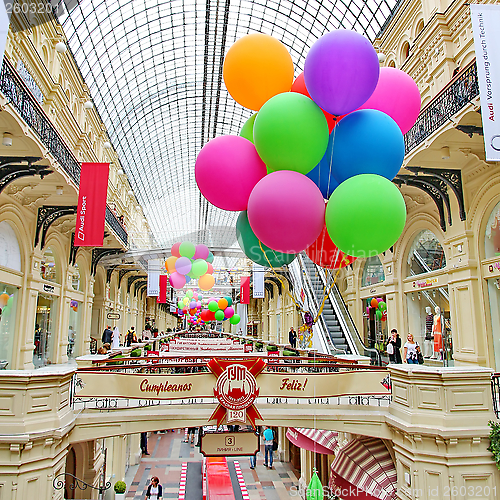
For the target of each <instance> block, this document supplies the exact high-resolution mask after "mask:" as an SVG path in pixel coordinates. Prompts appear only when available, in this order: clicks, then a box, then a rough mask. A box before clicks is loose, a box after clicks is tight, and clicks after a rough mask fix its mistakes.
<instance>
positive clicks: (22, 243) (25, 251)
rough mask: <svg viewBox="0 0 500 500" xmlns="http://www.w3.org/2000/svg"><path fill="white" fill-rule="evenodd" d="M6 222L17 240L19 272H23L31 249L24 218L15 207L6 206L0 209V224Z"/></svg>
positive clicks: (28, 231)
mask: <svg viewBox="0 0 500 500" xmlns="http://www.w3.org/2000/svg"><path fill="white" fill-rule="evenodd" d="M4 221H5V222H7V223H8V224H9V226H10V227H11V229H12V230H13V231H14V234H15V236H16V239H17V244H18V246H19V254H20V257H21V262H20V271H19V272H23V271H24V270H25V269H26V267H27V262H28V261H29V252H30V251H31V250H32V249H33V247H32V244H31V240H30V237H29V235H30V234H31V232H30V230H29V228H28V227H27V226H26V223H25V218H24V217H23V216H22V214H21V212H20V210H19V209H18V207H16V206H15V205H11V204H6V205H3V206H2V207H1V208H0V222H4Z"/></svg>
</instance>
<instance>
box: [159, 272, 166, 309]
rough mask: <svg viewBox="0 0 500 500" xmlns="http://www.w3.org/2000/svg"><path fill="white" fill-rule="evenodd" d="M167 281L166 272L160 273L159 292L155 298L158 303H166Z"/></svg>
mask: <svg viewBox="0 0 500 500" xmlns="http://www.w3.org/2000/svg"><path fill="white" fill-rule="evenodd" d="M167 283H168V276H167V275H166V274H160V292H159V294H158V299H157V302H158V303H159V304H166V303H167Z"/></svg>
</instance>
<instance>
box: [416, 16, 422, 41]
mask: <svg viewBox="0 0 500 500" xmlns="http://www.w3.org/2000/svg"><path fill="white" fill-rule="evenodd" d="M423 29H424V20H423V19H420V20H419V21H418V23H417V28H416V29H415V37H417V36H418V35H420V33H422V30H423Z"/></svg>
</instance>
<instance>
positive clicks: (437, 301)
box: [402, 229, 453, 366]
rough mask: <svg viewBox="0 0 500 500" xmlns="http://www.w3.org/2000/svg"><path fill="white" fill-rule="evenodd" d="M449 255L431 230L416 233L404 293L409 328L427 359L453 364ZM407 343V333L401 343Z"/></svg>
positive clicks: (407, 268) (410, 252)
mask: <svg viewBox="0 0 500 500" xmlns="http://www.w3.org/2000/svg"><path fill="white" fill-rule="evenodd" d="M445 267H446V257H445V254H444V250H443V247H442V246H441V244H440V242H439V240H438V239H437V237H436V236H435V235H434V233H433V232H432V231H429V230H427V229H426V230H423V231H421V232H420V233H418V234H417V236H416V237H415V239H414V241H413V244H412V246H411V248H410V251H409V253H408V258H407V262H406V276H407V277H406V279H405V283H404V292H405V296H406V312H407V324H408V331H407V332H405V333H406V334H408V333H412V334H413V337H414V339H415V341H416V342H418V344H419V345H420V346H421V347H422V352H423V354H424V357H425V358H429V359H433V360H436V362H438V363H441V362H442V363H443V365H444V366H450V365H452V364H453V344H452V335H451V328H452V325H451V316H450V299H449V292H448V275H447V274H445V272H444V268H445ZM405 342H406V335H405V336H404V338H402V344H403V345H404V343H405Z"/></svg>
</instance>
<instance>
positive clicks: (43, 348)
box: [33, 294, 58, 368]
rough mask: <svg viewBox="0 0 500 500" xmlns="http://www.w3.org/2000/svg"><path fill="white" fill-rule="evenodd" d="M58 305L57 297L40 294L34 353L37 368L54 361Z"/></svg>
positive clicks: (37, 307)
mask: <svg viewBox="0 0 500 500" xmlns="http://www.w3.org/2000/svg"><path fill="white" fill-rule="evenodd" d="M57 306H58V298H57V297H54V296H52V295H44V294H39V295H38V300H37V304H36V319H35V351H34V353H33V364H34V365H35V368H40V367H41V366H46V365H51V364H53V363H54V359H53V356H54V355H55V351H54V346H55V341H54V340H55V339H54V337H55V332H56V326H57V325H56V319H57Z"/></svg>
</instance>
